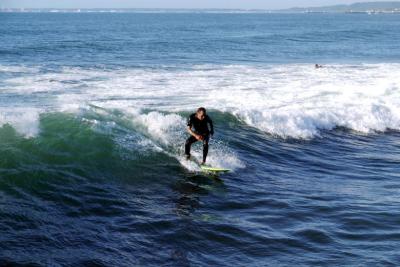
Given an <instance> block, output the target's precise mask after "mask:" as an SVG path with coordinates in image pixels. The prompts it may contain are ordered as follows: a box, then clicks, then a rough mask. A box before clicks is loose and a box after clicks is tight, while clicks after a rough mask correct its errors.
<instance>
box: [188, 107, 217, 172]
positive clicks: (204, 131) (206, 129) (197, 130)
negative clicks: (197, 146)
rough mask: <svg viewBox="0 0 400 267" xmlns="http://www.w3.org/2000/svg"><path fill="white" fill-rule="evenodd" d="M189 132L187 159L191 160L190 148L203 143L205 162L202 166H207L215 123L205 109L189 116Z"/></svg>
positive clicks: (200, 109) (199, 109)
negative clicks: (197, 143) (196, 143)
mask: <svg viewBox="0 0 400 267" xmlns="http://www.w3.org/2000/svg"><path fill="white" fill-rule="evenodd" d="M187 131H188V132H189V134H190V137H189V138H188V139H187V140H186V143H185V155H186V158H187V159H190V147H191V146H192V144H193V143H195V142H197V141H201V142H203V161H202V163H201V164H202V165H203V164H205V163H206V160H207V154H208V141H209V140H210V136H211V135H214V126H213V122H212V120H211V118H210V117H209V116H208V115H207V112H206V109H205V108H198V109H197V111H196V113H193V114H192V115H190V116H189V120H188V123H187Z"/></svg>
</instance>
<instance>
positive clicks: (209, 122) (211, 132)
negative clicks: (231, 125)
mask: <svg viewBox="0 0 400 267" xmlns="http://www.w3.org/2000/svg"><path fill="white" fill-rule="evenodd" d="M208 124H209V125H210V134H211V135H214V125H213V122H212V120H211V119H210V117H208Z"/></svg>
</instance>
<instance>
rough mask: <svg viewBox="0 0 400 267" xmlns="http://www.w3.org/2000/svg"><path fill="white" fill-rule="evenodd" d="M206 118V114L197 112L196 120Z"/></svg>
mask: <svg viewBox="0 0 400 267" xmlns="http://www.w3.org/2000/svg"><path fill="white" fill-rule="evenodd" d="M205 117H206V114H205V113H204V112H203V111H197V118H198V119H199V120H201V121H202V120H204V118H205Z"/></svg>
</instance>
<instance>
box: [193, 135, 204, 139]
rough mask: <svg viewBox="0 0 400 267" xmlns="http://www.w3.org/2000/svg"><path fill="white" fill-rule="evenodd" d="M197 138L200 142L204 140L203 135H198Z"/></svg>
mask: <svg viewBox="0 0 400 267" xmlns="http://www.w3.org/2000/svg"><path fill="white" fill-rule="evenodd" d="M195 138H196V139H197V140H199V141H201V140H203V139H204V138H203V136H202V135H199V134H198V135H196V136H195Z"/></svg>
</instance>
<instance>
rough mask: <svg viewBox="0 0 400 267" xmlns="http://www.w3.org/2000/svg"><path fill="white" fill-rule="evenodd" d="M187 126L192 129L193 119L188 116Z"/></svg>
mask: <svg viewBox="0 0 400 267" xmlns="http://www.w3.org/2000/svg"><path fill="white" fill-rule="evenodd" d="M187 126H189V127H190V128H192V126H193V118H192V116H189V118H188V120H187Z"/></svg>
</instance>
